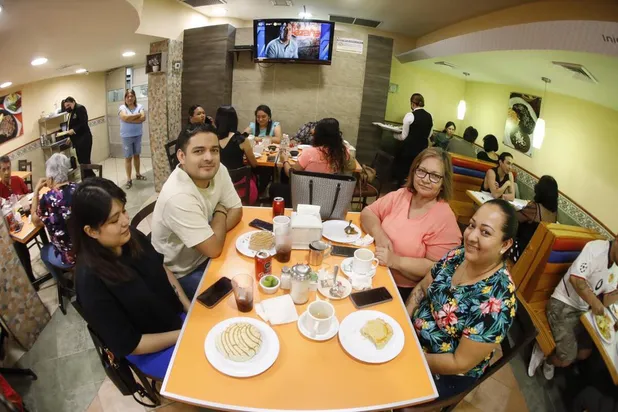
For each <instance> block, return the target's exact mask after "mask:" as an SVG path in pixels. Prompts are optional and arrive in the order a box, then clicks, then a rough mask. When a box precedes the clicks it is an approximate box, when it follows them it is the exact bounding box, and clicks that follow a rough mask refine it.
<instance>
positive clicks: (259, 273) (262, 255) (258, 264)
mask: <svg viewBox="0 0 618 412" xmlns="http://www.w3.org/2000/svg"><path fill="white" fill-rule="evenodd" d="M272 261H273V257H272V256H271V255H270V252H269V251H268V250H260V251H259V252H257V253H256V254H255V280H256V281H258V282H259V281H260V279H262V278H263V277H264V276H268V275H270V274H272V270H273V266H272V265H273V263H272Z"/></svg>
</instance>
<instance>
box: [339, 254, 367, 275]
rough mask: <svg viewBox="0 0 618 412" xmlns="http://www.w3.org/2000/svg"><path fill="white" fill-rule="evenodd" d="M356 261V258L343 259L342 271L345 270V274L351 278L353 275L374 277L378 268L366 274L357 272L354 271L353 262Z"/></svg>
mask: <svg viewBox="0 0 618 412" xmlns="http://www.w3.org/2000/svg"><path fill="white" fill-rule="evenodd" d="M353 261H354V258H351V257H349V258H345V259H343V262H341V271H342V272H343V274H344V275H346V276H347V277H349V278H350V279H351V278H353V277H361V278H369V279H371V278H373V277H374V276H375V275H376V270H375V269H371V270H370V271H369V273H368V274H366V275H360V274H357V273H356V272H354V271H352V262H353Z"/></svg>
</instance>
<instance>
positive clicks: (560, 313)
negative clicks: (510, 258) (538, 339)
mask: <svg viewBox="0 0 618 412" xmlns="http://www.w3.org/2000/svg"><path fill="white" fill-rule="evenodd" d="M617 286H618V236H616V238H615V239H613V240H611V241H609V240H593V241H592V242H588V243H587V244H586V246H584V248H583V249H582V251H581V253H580V254H579V256H578V257H577V259H575V261H574V262H573V263H572V264H571V267H570V268H569V270H568V271H567V273H566V274H565V275H564V278H563V279H562V281H561V282H560V283H558V286H556V289H555V290H554V293H553V294H552V295H551V298H550V299H549V302H548V303H547V307H546V312H547V320H548V322H549V327H550V329H551V333H552V335H553V337H554V341H555V342H556V349H555V350H554V352H553V353H552V354H551V355H550V356H549V357H548V358H547V360H545V355H544V353H543V351H542V350H541V348H540V346H539V345H538V344H535V345H534V349H533V350H532V356H531V357H530V363H529V365H528V375H529V376H534V373H535V371H536V369H537V368H538V367H539V366H540V365H541V363H542V364H543V375H544V376H545V378H546V379H548V380H551V379H553V377H554V369H555V367H556V366H558V367H559V368H566V367H567V366H569V365H571V364H572V363H573V362H575V361H578V360H580V361H581V360H584V359H587V358H588V357H590V355H591V354H592V349H593V348H594V343H593V342H592V340H591V338H590V335H589V334H588V332H587V331H586V329H585V328H584V325H582V323H581V321H580V317H581V315H583V314H584V313H586V312H588V311H589V310H592V313H593V314H595V315H599V316H600V315H604V314H605V313H606V308H608V307H609V306H611V305H613V304H615V303H618V288H617ZM610 327H611V325H610Z"/></svg>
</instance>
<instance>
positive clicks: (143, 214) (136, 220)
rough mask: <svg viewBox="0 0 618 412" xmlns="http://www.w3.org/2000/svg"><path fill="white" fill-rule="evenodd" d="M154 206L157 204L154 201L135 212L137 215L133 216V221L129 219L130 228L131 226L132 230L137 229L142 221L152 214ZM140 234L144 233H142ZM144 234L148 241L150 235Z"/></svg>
mask: <svg viewBox="0 0 618 412" xmlns="http://www.w3.org/2000/svg"><path fill="white" fill-rule="evenodd" d="M156 204H157V201H156V200H155V201H154V202H152V203H150V204H149V205H147V206H146V207H145V208H143V209H142V210H140V211H139V212H137V214H136V215H135V216H133V219H131V226H133V227H134V228H137V227H138V226H139V224H140V223H141V222H142V221H143V220H144V219H146V218H147V217H148V216H150V215H151V214H152V212H153V211H154V208H155V205H156ZM142 233H144V232H143V231H142ZM144 234H145V235H146V237H147V238H148V239H150V235H151V233H144Z"/></svg>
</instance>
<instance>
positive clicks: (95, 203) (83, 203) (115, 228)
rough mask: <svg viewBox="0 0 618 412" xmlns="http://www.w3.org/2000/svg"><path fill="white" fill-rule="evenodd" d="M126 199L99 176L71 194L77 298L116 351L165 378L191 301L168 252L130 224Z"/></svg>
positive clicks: (114, 352)
mask: <svg viewBox="0 0 618 412" xmlns="http://www.w3.org/2000/svg"><path fill="white" fill-rule="evenodd" d="M125 204H126V194H125V193H124V191H123V190H122V189H120V188H119V187H118V186H116V185H115V184H114V183H113V182H111V181H110V180H107V179H103V178H99V177H95V178H91V179H87V180H86V181H84V182H83V183H82V184H81V185H80V186H79V187H78V188H77V190H76V191H75V193H74V194H73V202H72V216H71V219H70V229H71V240H72V241H73V247H74V251H75V255H76V257H77V263H76V270H75V287H76V292H77V302H78V304H79V305H80V306H81V308H82V314H83V316H84V318H85V320H86V322H87V323H88V325H90V327H91V328H92V329H93V330H94V332H95V333H96V334H97V335H98V336H99V337H100V338H101V339H102V340H103V342H104V343H105V345H106V346H108V347H109V349H110V350H111V351H112V352H113V354H114V355H115V356H117V357H119V358H123V357H126V358H127V359H128V360H129V361H130V362H132V363H134V364H135V365H136V366H137V367H138V368H139V369H140V370H142V371H143V372H145V373H147V374H149V375H151V376H155V377H160V378H162V377H163V376H164V375H165V371H166V369H167V364H168V363H169V359H170V358H171V354H172V349H173V348H172V347H173V346H174V344H175V343H176V340H177V339H178V336H179V334H180V329H181V327H182V322H183V318H184V314H183V311H187V310H188V308H189V305H190V302H189V299H187V296H186V295H185V293H184V292H183V290H182V288H181V287H180V285H179V284H178V281H177V280H176V278H175V277H174V275H173V274H172V273H171V272H170V271H169V270H167V269H166V268H164V266H163V257H162V256H161V255H160V254H159V253H157V252H156V251H155V250H154V248H153V247H152V245H151V244H150V242H149V241H148V239H147V238H146V237H145V236H144V235H143V234H142V233H140V232H139V231H137V230H136V229H134V228H132V227H130V226H129V216H128V215H127V212H126V209H125ZM152 354H155V355H152Z"/></svg>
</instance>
